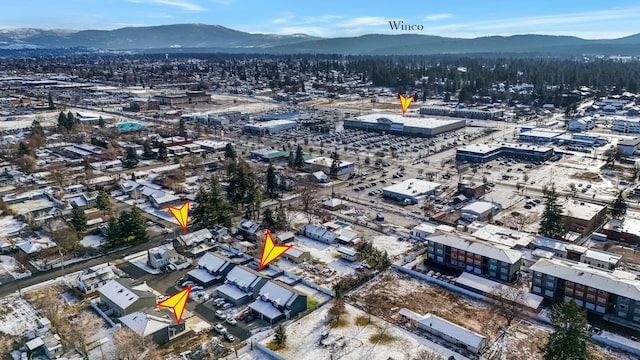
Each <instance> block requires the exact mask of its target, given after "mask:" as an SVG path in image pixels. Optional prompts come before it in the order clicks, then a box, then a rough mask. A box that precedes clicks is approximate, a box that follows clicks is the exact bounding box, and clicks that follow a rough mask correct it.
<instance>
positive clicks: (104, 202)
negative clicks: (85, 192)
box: [96, 188, 111, 215]
mask: <svg viewBox="0 0 640 360" xmlns="http://www.w3.org/2000/svg"><path fill="white" fill-rule="evenodd" d="M96 201H97V204H96V207H97V208H98V209H100V210H102V215H104V214H105V213H106V212H107V210H111V201H110V200H109V195H108V194H107V192H106V191H105V190H104V188H100V190H98V197H97V199H96Z"/></svg>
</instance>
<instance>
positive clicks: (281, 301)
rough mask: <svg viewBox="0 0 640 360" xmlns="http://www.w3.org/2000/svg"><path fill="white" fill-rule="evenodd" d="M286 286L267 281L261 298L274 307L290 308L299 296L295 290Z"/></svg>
mask: <svg viewBox="0 0 640 360" xmlns="http://www.w3.org/2000/svg"><path fill="white" fill-rule="evenodd" d="M285 286H286V285H285V284H278V283H276V282H274V281H271V280H270V281H267V283H266V284H264V286H263V287H262V288H261V289H260V298H261V299H262V300H264V301H269V302H271V303H273V304H274V305H282V306H290V305H291V303H293V301H294V300H295V299H296V298H297V297H298V296H299V294H297V293H296V292H295V290H293V288H291V287H289V286H286V287H285ZM287 288H289V289H287Z"/></svg>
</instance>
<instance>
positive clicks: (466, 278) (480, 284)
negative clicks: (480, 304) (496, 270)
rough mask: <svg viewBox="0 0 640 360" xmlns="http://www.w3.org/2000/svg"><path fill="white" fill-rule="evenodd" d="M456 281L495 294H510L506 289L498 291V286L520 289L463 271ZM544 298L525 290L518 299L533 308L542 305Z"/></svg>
mask: <svg viewBox="0 0 640 360" xmlns="http://www.w3.org/2000/svg"><path fill="white" fill-rule="evenodd" d="M456 283H458V284H460V285H465V286H467V287H470V288H473V289H476V290H479V291H481V292H483V293H485V294H494V295H500V294H508V292H505V291H496V290H497V289H498V288H500V289H512V290H513V291H518V289H515V288H511V287H510V286H507V285H504V284H501V283H499V282H495V281H492V280H489V279H486V278H483V277H480V276H476V275H473V274H470V273H467V272H464V273H462V275H460V276H459V277H458V278H457V279H456ZM507 300H508V299H507ZM542 300H543V298H542V296H539V295H536V294H532V293H529V292H524V291H523V293H522V299H518V302H519V303H520V304H522V305H524V306H526V307H529V308H531V309H537V308H538V307H540V304H542Z"/></svg>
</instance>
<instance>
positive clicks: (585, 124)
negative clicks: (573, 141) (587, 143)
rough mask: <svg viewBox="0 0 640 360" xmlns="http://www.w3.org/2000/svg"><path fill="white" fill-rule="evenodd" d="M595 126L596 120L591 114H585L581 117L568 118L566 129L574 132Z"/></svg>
mask: <svg viewBox="0 0 640 360" xmlns="http://www.w3.org/2000/svg"><path fill="white" fill-rule="evenodd" d="M595 127H596V121H595V120H594V119H593V118H592V117H591V116H585V117H581V118H576V119H571V120H569V127H568V128H567V130H569V131H575V132H584V131H589V130H592V129H593V128H595Z"/></svg>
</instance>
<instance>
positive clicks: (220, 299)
mask: <svg viewBox="0 0 640 360" xmlns="http://www.w3.org/2000/svg"><path fill="white" fill-rule="evenodd" d="M213 303H214V304H215V305H216V306H218V307H220V306H221V305H222V304H224V303H225V299H224V298H216V299H215V300H213Z"/></svg>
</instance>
